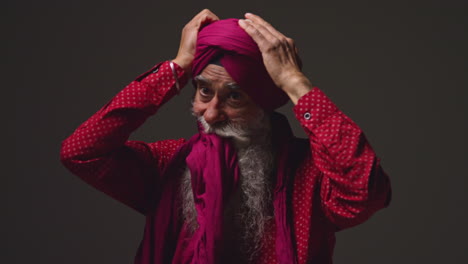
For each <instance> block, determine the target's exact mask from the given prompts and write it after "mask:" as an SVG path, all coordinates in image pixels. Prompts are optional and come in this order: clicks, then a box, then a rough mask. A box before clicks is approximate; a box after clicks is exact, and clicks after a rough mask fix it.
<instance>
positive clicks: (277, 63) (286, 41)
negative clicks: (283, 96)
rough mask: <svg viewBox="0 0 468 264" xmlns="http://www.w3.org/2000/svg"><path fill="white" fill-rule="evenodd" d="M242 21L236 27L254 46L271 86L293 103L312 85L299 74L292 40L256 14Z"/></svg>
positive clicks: (298, 59)
mask: <svg viewBox="0 0 468 264" xmlns="http://www.w3.org/2000/svg"><path fill="white" fill-rule="evenodd" d="M245 18H246V19H240V20H239V25H240V27H241V28H243V29H244V30H245V31H246V32H247V34H249V35H250V36H251V37H252V38H253V40H254V41H255V42H256V43H257V45H258V47H259V49H260V51H261V52H262V56H263V63H264V64H265V68H266V69H267V71H268V73H269V74H270V76H271V78H272V79H273V81H274V82H275V84H276V85H277V86H278V87H279V88H281V89H282V90H283V91H285V92H286V93H287V94H288V95H289V97H290V98H291V100H292V101H293V103H294V104H296V103H297V100H299V98H300V97H302V96H303V95H304V94H306V93H307V92H309V91H310V90H311V89H312V84H311V83H310V81H309V80H308V79H307V77H305V76H304V74H303V73H302V72H301V66H300V64H301V62H300V58H299V56H298V54H297V48H296V46H295V44H294V41H293V40H292V39H291V38H288V37H286V36H284V35H283V34H282V33H281V32H279V31H278V30H276V29H275V28H274V27H273V26H272V25H270V24H269V23H268V22H266V21H265V20H263V19H262V18H261V17H259V16H257V15H254V14H250V13H247V14H245Z"/></svg>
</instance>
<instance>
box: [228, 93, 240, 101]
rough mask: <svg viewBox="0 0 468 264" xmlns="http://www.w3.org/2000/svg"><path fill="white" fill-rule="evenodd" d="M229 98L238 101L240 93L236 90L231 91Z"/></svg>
mask: <svg viewBox="0 0 468 264" xmlns="http://www.w3.org/2000/svg"><path fill="white" fill-rule="evenodd" d="M229 99H230V100H234V101H239V100H241V99H242V94H241V93H238V92H232V93H230V94H229Z"/></svg>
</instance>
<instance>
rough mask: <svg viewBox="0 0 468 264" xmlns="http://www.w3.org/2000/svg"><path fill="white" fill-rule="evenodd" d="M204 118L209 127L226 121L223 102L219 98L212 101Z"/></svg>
mask: <svg viewBox="0 0 468 264" xmlns="http://www.w3.org/2000/svg"><path fill="white" fill-rule="evenodd" d="M203 117H204V118H205V121H206V122H207V123H208V124H209V125H214V124H216V123H218V122H222V121H224V120H226V114H225V113H224V111H223V109H222V105H221V102H220V101H219V99H218V98H217V96H215V97H213V99H211V101H210V102H209V104H208V106H207V108H206V110H205V113H204V114H203Z"/></svg>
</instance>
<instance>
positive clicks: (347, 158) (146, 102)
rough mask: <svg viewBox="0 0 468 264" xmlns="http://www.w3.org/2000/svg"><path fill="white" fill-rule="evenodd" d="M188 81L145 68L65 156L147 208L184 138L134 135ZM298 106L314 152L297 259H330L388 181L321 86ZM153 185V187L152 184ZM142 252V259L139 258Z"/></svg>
mask: <svg viewBox="0 0 468 264" xmlns="http://www.w3.org/2000/svg"><path fill="white" fill-rule="evenodd" d="M174 74H175V75H176V76H177V80H178V82H179V85H180V87H183V86H184V85H185V84H186V82H187V81H188V80H187V77H186V75H185V74H184V71H183V69H182V68H180V67H179V66H178V65H176V64H174V72H173V71H172V69H171V67H170V64H169V62H167V61H166V62H163V63H160V64H158V65H156V66H155V67H153V68H152V69H151V70H150V71H148V72H146V73H144V74H142V75H140V76H139V77H138V78H137V79H136V80H135V81H133V82H131V83H130V84H129V85H128V86H127V87H125V89H123V90H122V91H121V92H119V93H118V94H117V95H116V96H115V97H114V98H113V99H112V100H111V101H110V102H108V103H107V104H106V105H105V106H104V107H103V108H101V109H100V110H99V111H98V112H97V113H96V114H94V115H93V116H92V117H90V118H89V119H88V120H87V121H85V122H84V123H83V124H82V125H80V126H79V127H78V128H77V129H76V130H75V131H74V132H73V134H72V135H71V136H69V137H68V138H67V139H65V140H64V141H63V143H62V148H61V161H62V163H63V164H64V165H65V166H66V167H67V168H68V169H69V170H70V171H71V172H72V173H74V174H75V175H77V176H79V177H80V178H81V179H83V180H84V181H85V182H87V183H88V184H90V185H92V186H93V187H95V188H97V189H98V190H100V191H102V192H104V193H106V194H107V195H109V196H111V197H113V198H114V199H116V200H118V201H120V202H122V203H124V204H125V205H127V206H129V207H131V208H133V209H135V210H136V211H138V212H140V213H142V214H146V213H147V212H148V210H149V208H151V201H153V198H154V196H155V195H156V194H157V193H158V191H160V189H159V190H158V189H157V188H162V187H156V190H155V189H154V186H158V184H157V182H158V179H160V177H161V174H162V171H163V170H164V168H165V166H166V165H167V164H168V162H169V161H170V159H171V158H172V156H173V155H174V153H175V151H176V150H177V148H178V147H179V146H180V145H181V144H183V143H184V142H185V140H184V139H178V140H164V141H158V142H155V143H145V142H141V141H129V140H128V137H129V136H130V134H131V133H132V132H133V131H134V130H135V129H137V128H138V127H139V126H140V125H142V124H143V122H145V120H146V119H147V118H148V117H150V116H151V115H153V114H155V113H156V112H157V110H158V109H159V107H160V106H161V105H163V104H164V103H165V102H167V101H168V100H169V99H170V98H171V97H173V96H174V95H175V94H176V93H177V90H176V88H175V87H176V85H175V84H176V79H175V75H174ZM293 110H294V113H295V115H296V118H297V119H298V120H299V122H300V123H301V125H302V126H303V128H304V130H305V131H306V133H307V135H308V139H307V140H304V144H308V145H309V146H310V151H309V154H308V155H307V156H305V157H304V160H303V161H302V162H301V163H300V166H299V168H298V169H297V171H296V174H295V177H294V186H293V193H292V198H291V203H292V205H291V206H292V210H291V211H292V219H293V226H292V232H293V241H294V246H295V250H296V257H297V258H296V260H295V261H291V263H294V262H297V263H300V264H303V263H331V262H332V261H331V259H332V256H333V248H334V245H335V232H337V231H339V230H342V229H345V228H349V227H352V226H355V225H357V224H360V223H362V222H364V221H365V220H367V219H368V218H369V217H371V216H372V214H374V213H375V212H376V211H378V210H379V209H382V208H384V207H387V206H388V204H389V202H390V199H391V188H390V181H389V178H388V176H387V174H386V173H385V172H384V171H383V169H382V167H381V166H380V160H379V158H377V157H376V154H375V152H374V151H373V149H372V148H371V146H370V145H369V143H368V141H367V139H366V137H365V135H364V134H363V132H362V130H361V129H360V128H359V127H358V126H357V125H356V124H355V123H354V122H353V121H352V120H351V119H350V118H349V117H347V116H346V115H345V114H343V113H342V112H341V111H340V110H339V109H338V108H337V107H336V106H335V104H334V103H333V102H332V101H331V100H330V99H329V98H328V97H327V96H326V95H325V94H324V93H323V92H322V91H321V90H320V89H318V88H317V87H314V88H313V89H312V90H311V91H310V92H309V93H307V94H306V95H304V96H303V97H301V98H300V99H299V101H298V103H297V105H296V106H295V107H294V109H293ZM150 186H151V187H152V188H150ZM267 230H268V232H266V235H265V243H264V244H265V246H264V247H263V248H262V250H261V252H260V254H259V257H258V259H257V261H256V263H261V264H267V263H268V264H272V263H277V260H276V252H277V250H281V249H280V248H278V249H277V248H276V244H275V237H276V226H275V222H274V221H271V222H270V223H269V224H268V226H267ZM139 259H140V258H139Z"/></svg>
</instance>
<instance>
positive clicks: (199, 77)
mask: <svg viewBox="0 0 468 264" xmlns="http://www.w3.org/2000/svg"><path fill="white" fill-rule="evenodd" d="M194 80H195V81H196V82H201V83H205V84H210V85H211V84H212V82H211V80H209V79H207V78H205V77H203V76H202V75H201V74H200V75H197V76H195V78H194ZM224 86H225V87H226V88H229V89H232V90H236V89H240V86H239V85H238V84H237V83H235V82H230V83H226V84H225V85H224Z"/></svg>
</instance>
